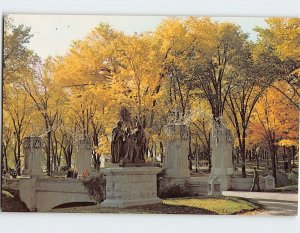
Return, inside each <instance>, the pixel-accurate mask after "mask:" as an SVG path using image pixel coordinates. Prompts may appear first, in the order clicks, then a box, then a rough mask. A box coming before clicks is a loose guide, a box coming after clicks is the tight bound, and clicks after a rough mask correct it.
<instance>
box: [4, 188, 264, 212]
mask: <svg viewBox="0 0 300 233" xmlns="http://www.w3.org/2000/svg"><path fill="white" fill-rule="evenodd" d="M1 205H2V206H1V207H2V211H5V212H27V211H29V210H28V209H27V207H26V205H25V204H24V203H22V202H21V201H20V199H19V197H18V195H17V193H14V192H8V191H5V190H2V196H1ZM65 207H66V208H57V209H52V210H51V211H50V212H56V213H118V214H197V215H234V214H239V213H245V212H248V211H254V210H259V209H260V208H261V206H260V205H258V204H256V203H254V202H251V201H247V200H245V199H241V198H233V197H218V198H217V197H216V198H213V197H210V198H208V197H194V198H176V199H165V200H163V203H162V204H155V205H146V206H136V207H130V208H104V207H101V206H100V205H88V206H86V203H69V204H67V205H65Z"/></svg>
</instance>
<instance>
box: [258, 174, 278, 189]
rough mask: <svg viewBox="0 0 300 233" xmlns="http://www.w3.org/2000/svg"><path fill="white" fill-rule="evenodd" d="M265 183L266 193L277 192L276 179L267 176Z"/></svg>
mask: <svg viewBox="0 0 300 233" xmlns="http://www.w3.org/2000/svg"><path fill="white" fill-rule="evenodd" d="M260 180H261V179H260ZM263 181H264V191H274V190H275V178H274V177H273V176H271V175H267V176H265V177H264V179H263Z"/></svg>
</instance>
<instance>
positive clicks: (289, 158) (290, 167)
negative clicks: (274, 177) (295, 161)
mask: <svg viewBox="0 0 300 233" xmlns="http://www.w3.org/2000/svg"><path fill="white" fill-rule="evenodd" d="M287 149H288V153H287V154H288V165H289V171H292V150H291V148H287Z"/></svg>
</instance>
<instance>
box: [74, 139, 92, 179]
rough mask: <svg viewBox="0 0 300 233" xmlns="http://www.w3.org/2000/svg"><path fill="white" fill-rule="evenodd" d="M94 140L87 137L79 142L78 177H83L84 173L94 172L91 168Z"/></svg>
mask: <svg viewBox="0 0 300 233" xmlns="http://www.w3.org/2000/svg"><path fill="white" fill-rule="evenodd" d="M92 150H93V148H92V140H91V139H90V138H89V137H88V136H86V137H83V138H82V139H80V140H79V142H78V148H77V154H76V160H75V161H76V164H75V167H76V169H77V171H78V175H79V176H81V175H82V174H83V172H84V171H87V172H88V173H89V174H90V173H91V171H92V167H91V154H92Z"/></svg>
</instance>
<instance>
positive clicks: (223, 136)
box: [211, 127, 233, 191]
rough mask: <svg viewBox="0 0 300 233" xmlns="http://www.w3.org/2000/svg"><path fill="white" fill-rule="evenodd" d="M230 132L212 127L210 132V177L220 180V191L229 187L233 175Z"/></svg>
mask: <svg viewBox="0 0 300 233" xmlns="http://www.w3.org/2000/svg"><path fill="white" fill-rule="evenodd" d="M232 143H233V139H232V134H231V132H230V130H229V129H226V128H223V127H220V128H214V129H213V130H212V133H211V148H212V168H211V177H212V178H213V177H218V178H219V179H220V181H221V191H225V190H228V189H230V188H231V176H232V175H233V163H232Z"/></svg>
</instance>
